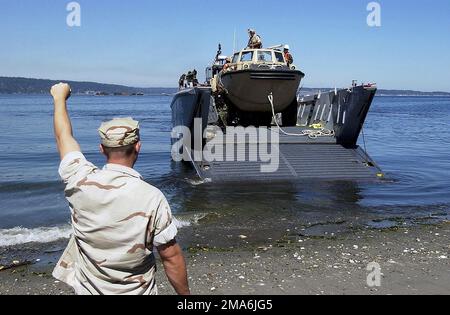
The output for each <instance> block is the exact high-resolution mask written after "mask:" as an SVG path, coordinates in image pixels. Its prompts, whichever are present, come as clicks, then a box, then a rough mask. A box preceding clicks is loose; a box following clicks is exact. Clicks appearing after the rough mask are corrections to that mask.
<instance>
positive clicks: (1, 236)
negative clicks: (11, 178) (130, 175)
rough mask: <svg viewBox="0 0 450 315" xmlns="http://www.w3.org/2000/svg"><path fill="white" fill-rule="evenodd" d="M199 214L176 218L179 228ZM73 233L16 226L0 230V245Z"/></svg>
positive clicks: (64, 228) (63, 229) (68, 228)
mask: <svg viewBox="0 0 450 315" xmlns="http://www.w3.org/2000/svg"><path fill="white" fill-rule="evenodd" d="M198 219H199V218H198V217H197V216H192V217H190V218H179V219H176V218H174V222H175V225H176V226H177V228H178V229H182V228H186V227H189V226H191V225H192V224H197V222H198ZM71 235H72V227H71V226H70V225H63V226H57V227H39V228H35V229H28V228H23V227H15V228H12V229H7V230H0V247H6V246H14V245H21V244H27V243H51V242H54V241H57V240H60V239H69V238H70V236H71Z"/></svg>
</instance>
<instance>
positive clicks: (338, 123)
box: [171, 46, 384, 182]
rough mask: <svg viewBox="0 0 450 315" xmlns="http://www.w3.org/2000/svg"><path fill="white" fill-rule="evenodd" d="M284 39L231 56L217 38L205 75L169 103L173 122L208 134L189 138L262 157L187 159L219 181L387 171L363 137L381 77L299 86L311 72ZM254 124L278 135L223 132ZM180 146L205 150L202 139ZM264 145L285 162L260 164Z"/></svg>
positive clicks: (356, 176) (370, 176) (369, 176)
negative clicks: (306, 90) (321, 87)
mask: <svg viewBox="0 0 450 315" xmlns="http://www.w3.org/2000/svg"><path fill="white" fill-rule="evenodd" d="M279 47H283V46H279ZM279 47H272V48H267V49H244V50H242V51H239V52H237V53H235V54H234V55H233V56H232V58H231V60H230V58H228V57H226V56H223V55H222V51H221V47H220V46H219V51H218V52H217V54H216V57H215V59H214V62H213V64H212V65H211V66H209V67H207V69H206V77H207V82H206V83H205V84H204V85H201V86H196V87H189V88H183V89H181V90H180V91H179V92H178V93H177V94H176V95H175V96H174V98H173V101H172V104H171V108H172V123H173V126H174V127H180V126H182V127H185V129H188V130H190V131H191V133H190V134H191V135H194V130H196V134H197V135H198V134H200V135H204V138H203V139H200V140H198V139H194V137H192V138H191V139H189V141H188V143H197V144H198V142H199V141H200V147H204V148H206V147H207V146H208V145H209V144H211V143H214V145H218V146H222V147H221V148H220V150H218V151H220V152H225V151H227V150H230V146H231V149H232V152H233V154H234V153H237V154H239V152H241V153H242V152H243V151H244V153H245V154H244V155H245V156H246V157H253V158H254V157H255V156H257V157H258V159H256V160H255V159H253V158H247V159H246V160H244V161H243V160H242V159H241V158H239V157H237V158H235V159H229V158H227V159H226V160H220V161H209V160H201V161H198V160H197V159H194V158H191V159H187V160H186V161H185V162H189V163H191V165H192V166H193V167H194V168H195V170H196V171H197V174H198V176H199V177H200V178H201V179H203V180H206V181H213V182H214V181H217V182H220V181H222V182H223V181H224V182H234V181H240V182H243V181H250V182H251V181H285V180H358V181H359V180H363V181H366V180H369V181H370V180H380V179H384V174H383V173H382V171H381V169H380V168H379V167H378V166H377V165H376V163H375V162H374V161H373V160H372V159H371V158H370V157H369V156H368V154H367V153H366V152H365V151H364V150H363V149H362V148H360V147H359V146H358V144H357V141H358V138H359V135H360V133H361V131H362V128H363V125H364V122H365V120H366V117H367V114H368V112H369V109H370V107H371V104H372V101H373V98H374V97H375V94H376V91H377V87H376V85H375V84H366V85H359V86H358V85H357V84H355V83H353V84H352V86H351V87H350V88H346V89H335V90H332V91H326V92H319V93H317V94H314V95H303V94H301V92H300V91H299V86H300V82H301V80H302V79H303V78H304V76H305V74H304V73H303V72H301V71H300V70H298V69H297V66H295V65H289V64H288V63H287V61H286V60H285V57H284V54H283V53H282V51H281V50H280V49H279ZM194 122H200V126H194ZM248 126H255V127H264V128H268V129H269V131H270V132H269V134H272V135H273V134H276V136H275V137H272V140H271V139H268V140H264V141H260V139H259V138H258V139H251V137H246V135H243V137H240V139H245V141H244V142H243V143H241V142H242V141H237V142H239V143H237V142H236V141H230V138H229V137H226V136H223V135H224V134H225V135H226V134H227V129H230V127H248ZM198 129H200V131H201V132H198ZM233 132H235V129H234V130H233ZM244 132H245V131H244ZM182 137H183V136H182V135H181V134H175V135H173V139H172V141H173V143H180V142H181V141H180V138H182ZM200 138H201V137H200ZM238 138H239V137H238ZM273 139H276V140H273ZM262 147H263V148H262ZM179 149H180V150H179V151H180V152H175V154H180V155H183V156H184V157H186V156H188V157H194V156H199V155H198V152H197V151H198V146H197V147H196V148H195V147H194V148H191V147H190V146H181V147H180V148H179ZM230 151H231V150H230ZM260 152H271V153H272V154H276V155H277V159H278V160H279V167H278V168H277V169H276V170H274V171H273V172H270V173H265V172H262V171H261V170H262V169H263V167H262V166H263V164H264V162H266V161H264V159H263V158H262V157H261V155H260V154H259V153H260ZM200 156H201V155H200ZM226 156H227V157H229V155H228V154H226ZM241 157H242V156H241Z"/></svg>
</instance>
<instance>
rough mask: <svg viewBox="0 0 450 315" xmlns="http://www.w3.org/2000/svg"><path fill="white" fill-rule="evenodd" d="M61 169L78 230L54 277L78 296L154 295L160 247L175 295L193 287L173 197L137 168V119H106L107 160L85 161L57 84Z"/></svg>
mask: <svg viewBox="0 0 450 315" xmlns="http://www.w3.org/2000/svg"><path fill="white" fill-rule="evenodd" d="M51 94H52V96H53V98H54V104H55V114H54V125H55V136H56V141H57V146H58V150H59V152H60V155H61V159H62V162H61V165H60V168H59V173H60V175H61V177H62V179H63V180H64V183H65V184H66V189H65V194H66V198H67V200H68V201H69V206H70V211H71V215H72V226H73V236H72V238H71V240H70V242H69V245H68V247H67V249H66V251H65V252H64V254H63V256H62V257H61V259H60V261H59V262H58V265H57V266H56V268H55V270H54V272H53V275H54V277H55V278H56V279H58V280H60V281H63V282H65V283H67V284H68V285H70V286H72V287H73V288H74V290H75V293H77V294H81V295H100V294H107V295H118V294H123V295H155V294H157V286H156V282H155V272H156V265H155V256H154V254H153V249H154V247H156V248H157V250H158V252H159V254H160V256H161V259H162V262H163V265H164V267H165V271H166V274H167V276H168V278H169V280H170V282H171V284H172V285H173V287H174V289H175V290H176V292H177V293H178V294H183V295H188V294H190V291H189V286H188V281H187V271H186V264H185V260H184V257H183V254H182V251H181V248H180V246H179V245H178V244H177V242H176V239H175V237H176V235H177V228H176V226H175V223H174V221H173V218H172V213H171V210H170V207H169V204H168V202H167V200H166V198H165V197H164V195H163V194H162V193H161V192H160V191H159V190H158V189H156V188H154V187H152V186H150V185H149V184H147V183H145V182H144V181H143V179H142V177H141V175H140V174H139V173H138V172H136V171H135V170H134V169H133V166H134V164H135V163H136V161H137V158H138V156H139V152H140V149H141V143H140V136H139V123H138V122H137V121H134V120H133V119H131V118H125V119H115V120H112V121H109V122H106V123H103V124H102V125H101V127H100V129H99V134H100V138H101V142H102V144H101V146H100V149H101V151H102V153H103V154H104V155H105V156H106V158H107V160H108V164H107V165H106V166H105V167H104V168H103V169H99V168H97V167H96V166H94V165H93V164H92V163H90V162H88V161H87V160H86V158H85V156H84V155H83V154H82V153H81V150H80V146H79V145H78V143H77V141H76V140H75V139H74V138H73V135H72V126H71V123H70V118H69V115H68V113H67V105H66V101H67V99H68V98H69V97H70V87H69V85H67V84H63V83H60V84H57V85H55V86H53V87H52V89H51Z"/></svg>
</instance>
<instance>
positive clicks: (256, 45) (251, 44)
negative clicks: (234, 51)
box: [247, 29, 263, 49]
mask: <svg viewBox="0 0 450 315" xmlns="http://www.w3.org/2000/svg"><path fill="white" fill-rule="evenodd" d="M248 35H249V37H250V39H249V41H248V44H247V48H248V49H261V48H262V46H263V45H262V40H261V37H260V36H259V35H258V34H256V31H255V30H253V29H249V30H248Z"/></svg>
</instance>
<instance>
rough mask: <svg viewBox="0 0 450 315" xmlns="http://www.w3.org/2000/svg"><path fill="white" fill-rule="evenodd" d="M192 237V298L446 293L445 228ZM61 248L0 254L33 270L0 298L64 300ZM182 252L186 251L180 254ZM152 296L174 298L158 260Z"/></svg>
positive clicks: (185, 237)
mask: <svg viewBox="0 0 450 315" xmlns="http://www.w3.org/2000/svg"><path fill="white" fill-rule="evenodd" d="M210 236H211V235H207V234H202V232H200V231H198V230H194V229H184V230H182V231H181V233H180V236H179V240H180V243H181V245H182V246H183V247H184V251H185V255H186V260H187V265H188V270H189V281H190V285H191V289H192V293H193V294H194V295H248V294H251V295H285V294H289V295H292V294H311V295H322V294H325V295H353V294H355V295H378V294H380V295H390V294H400V295H403V294H426V295H434V294H438V295H441V294H448V292H450V261H449V256H450V242H449V239H450V238H449V237H450V222H448V221H446V222H443V223H440V224H424V225H420V224H419V225H415V226H407V227H396V228H388V229H359V230H357V231H352V232H345V233H342V234H338V235H334V236H322V237H308V236H302V233H301V231H300V232H298V233H297V232H295V233H292V231H286V233H284V235H283V236H282V237H281V238H278V239H267V240H266V241H264V242H263V241H257V242H252V241H251V240H249V238H245V237H244V235H233V237H232V239H231V240H229V245H230V246H227V247H217V246H214V245H215V241H214V240H213V239H212V241H211V242H205V239H208V237H210ZM65 242H66V241H64V240H61V241H58V242H54V243H50V244H28V245H22V246H19V247H9V248H3V249H0V257H1V258H2V263H5V262H7V261H10V262H12V261H13V260H17V261H20V262H23V261H26V260H28V261H33V262H36V261H37V260H39V262H37V263H35V264H33V265H30V266H24V267H18V268H13V269H10V270H4V271H1V272H0V295H10V294H13V295H16V294H19V295H42V294H44V295H45V294H52V295H54V294H56V295H71V294H73V291H72V290H71V288H69V287H67V286H66V285H64V284H62V283H60V282H58V281H56V280H55V279H53V278H52V277H51V271H52V269H53V267H54V265H55V263H56V261H57V259H58V257H59V256H60V255H61V253H62V252H61V251H62V250H63V248H64V245H65ZM186 244H191V245H190V246H186ZM372 262H375V263H378V264H379V265H380V267H381V273H382V277H381V283H380V284H381V286H379V287H369V286H368V284H367V277H368V275H369V273H370V271H367V266H368V264H370V263H372ZM157 282H158V289H159V293H160V294H161V295H171V294H174V291H173V289H172V288H171V287H170V285H169V284H168V281H167V280H166V277H165V275H164V272H163V269H162V267H161V264H160V262H159V260H158V273H157Z"/></svg>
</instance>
